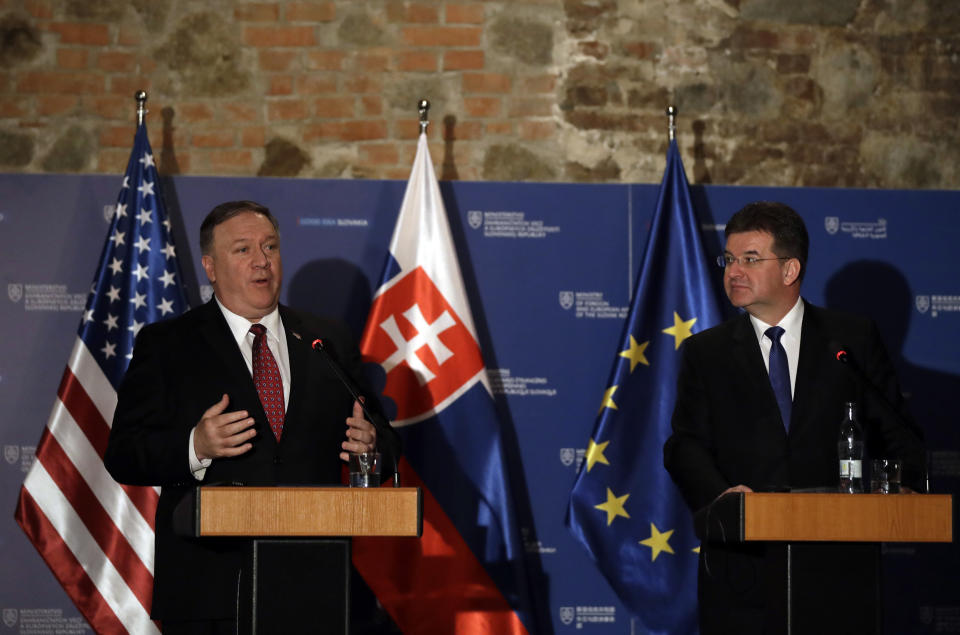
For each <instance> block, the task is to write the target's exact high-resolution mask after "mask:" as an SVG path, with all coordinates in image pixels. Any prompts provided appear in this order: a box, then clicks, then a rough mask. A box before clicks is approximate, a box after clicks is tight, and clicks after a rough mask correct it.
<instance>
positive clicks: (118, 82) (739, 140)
mask: <svg viewBox="0 0 960 635" xmlns="http://www.w3.org/2000/svg"><path fill="white" fill-rule="evenodd" d="M139 88H144V89H146V90H147V91H148V92H149V94H150V100H149V102H148V107H149V109H150V111H151V114H149V115H148V119H147V121H148V124H149V128H150V130H151V140H152V142H153V146H154V150H155V152H156V153H157V154H158V155H159V159H160V160H159V164H160V167H161V170H162V171H163V172H166V173H182V174H205V175H211V174H212V175H243V176H249V175H255V174H259V175H267V176H297V177H344V178H406V176H407V174H408V172H409V168H410V165H411V163H412V158H413V153H414V150H415V139H416V135H417V132H418V126H417V123H416V118H417V112H416V102H417V99H419V98H420V97H426V98H428V99H429V100H430V101H431V102H432V104H433V107H432V109H431V111H430V115H431V121H432V122H433V123H432V125H431V127H430V139H431V149H432V152H433V157H434V160H435V161H436V163H437V164H438V169H439V172H440V176H441V178H444V179H468V180H510V181H515V180H536V181H581V182H585V181H609V182H656V181H658V180H659V179H660V176H661V174H662V170H663V158H664V153H665V150H666V118H665V116H664V114H663V113H664V107H665V106H666V105H667V104H669V103H675V104H676V105H677V106H678V108H679V111H680V118H679V133H678V138H679V140H680V143H681V149H682V152H683V156H684V159H685V163H686V166H687V170H688V173H689V175H690V178H691V181H693V182H699V183H725V184H755V185H798V186H857V187H886V188H957V187H960V168H958V165H960V161H958V159H960V134H958V124H957V114H958V112H960V2H958V1H957V0H885V1H884V0H646V1H643V0H513V1H502V2H496V1H487V2H479V1H468V0H459V1H446V2H444V1H431V0H417V1H409V2H404V1H399V0H395V1H390V0H364V1H362V2H360V1H356V0H330V1H313V2H311V1H305V0H288V1H287V0H277V1H267V0H264V1H256V2H245V1H239V0H237V1H231V0H0V170H2V171H23V172H107V173H120V172H122V171H123V168H124V165H125V163H126V159H127V157H128V154H129V151H130V146H131V143H132V135H133V125H134V124H133V122H134V101H133V94H134V91H135V90H137V89H139Z"/></svg>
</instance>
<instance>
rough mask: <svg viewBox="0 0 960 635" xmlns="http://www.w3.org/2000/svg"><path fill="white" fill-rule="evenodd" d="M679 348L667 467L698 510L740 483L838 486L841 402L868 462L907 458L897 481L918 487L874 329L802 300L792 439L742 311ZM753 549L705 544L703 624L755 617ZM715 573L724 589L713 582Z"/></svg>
mask: <svg viewBox="0 0 960 635" xmlns="http://www.w3.org/2000/svg"><path fill="white" fill-rule="evenodd" d="M834 343H837V344H840V345H842V346H843V347H844V348H845V350H847V351H848V353H849V354H850V356H851V357H852V358H853V360H854V361H855V362H857V363H858V364H859V366H860V367H861V368H862V369H863V372H864V374H865V375H866V377H867V378H869V380H870V382H872V383H873V384H874V385H875V386H877V387H878V388H879V389H880V391H881V392H882V393H883V395H884V397H885V399H886V401H887V402H889V404H890V406H892V408H891V407H890V406H885V405H884V404H883V402H882V400H881V399H880V397H879V395H877V394H875V393H873V392H872V391H871V390H870V389H869V388H867V387H866V386H864V385H863V382H862V381H860V380H858V378H857V376H856V375H855V374H854V373H853V372H852V371H851V369H850V368H849V367H847V366H844V365H843V364H841V363H840V362H838V361H836V358H835V357H834V350H833V348H832V345H833V344H834ZM683 346H684V350H683V352H682V354H683V362H682V366H681V370H680V375H679V378H678V383H677V402H676V406H675V409H674V413H673V420H672V427H673V433H672V435H671V437H670V438H669V439H668V440H667V443H666V445H665V446H664V465H665V467H666V469H667V470H668V471H669V472H670V475H671V477H672V478H673V480H674V481H675V482H676V484H677V486H678V487H679V489H680V491H681V493H682V494H683V496H684V498H685V500H686V502H687V504H688V505H689V507H690V509H691V510H693V511H694V512H696V511H697V510H700V509H701V508H703V507H704V506H706V505H709V504H710V503H711V502H712V501H713V500H714V499H715V498H716V497H717V496H718V495H719V494H720V493H721V492H723V491H724V490H725V489H727V488H728V487H731V486H733V485H738V484H743V485H747V486H749V487H751V488H752V489H754V490H757V491H769V490H779V489H786V488H793V489H797V488H815V487H826V488H835V487H836V486H837V485H838V482H839V468H838V455H837V441H838V437H839V428H840V421H841V420H842V418H843V403H844V402H845V401H854V402H856V403H857V404H858V405H859V407H860V423H861V425H862V426H863V427H864V432H865V436H866V439H867V452H868V454H870V455H872V456H873V457H876V458H880V457H899V458H901V459H903V461H904V462H905V480H907V481H908V482H914V483H916V482H918V481H919V478H920V474H921V473H922V466H923V462H924V454H923V446H922V442H921V435H920V432H919V430H918V429H917V428H916V426H915V425H914V424H913V423H912V422H911V420H910V419H909V417H907V416H906V413H905V412H904V411H903V398H902V397H901V395H900V390H899V387H898V385H897V381H896V377H895V376H894V371H893V366H892V364H891V362H890V359H889V357H888V355H887V352H886V349H885V348H884V346H883V343H882V342H881V340H880V337H879V334H878V332H877V329H876V326H875V325H874V324H873V322H872V321H870V320H866V319H863V318H859V317H856V316H852V315H848V314H843V313H838V312H834V311H828V310H826V309H821V308H818V307H815V306H813V305H811V304H809V303H805V305H804V316H803V325H802V334H801V340H800V359H799V363H798V367H797V376H796V381H795V385H794V399H793V410H792V412H791V424H790V430H789V433H788V432H787V431H786V430H785V429H784V427H783V422H782V420H781V416H780V410H779V408H778V407H777V402H776V398H775V397H774V394H773V389H772V388H771V386H770V380H769V377H768V375H767V371H766V368H765V366H764V363H763V356H762V354H761V352H760V346H759V344H758V342H757V337H756V335H755V332H754V330H753V326H752V325H751V323H750V319H749V316H748V315H747V314H743V315H740V316H738V317H736V318H733V319H732V320H729V321H727V322H725V323H724V324H721V325H719V326H717V327H714V328H711V329H708V330H706V331H703V332H701V333H698V334H696V335H694V336H692V337H690V338H689V339H688V340H687V341H686V342H684V344H683ZM891 410H892V411H895V412H892V411H891ZM761 549H762V548H751V547H748V548H739V547H737V548H734V547H731V548H727V547H720V546H717V545H708V544H704V545H703V546H702V548H701V554H700V558H701V571H700V594H699V595H700V603H701V616H702V617H703V615H704V611H714V610H716V611H720V612H724V613H726V614H727V615H732V614H733V613H734V612H735V610H736V603H737V602H738V601H739V600H742V601H743V602H744V603H745V604H747V605H751V606H752V607H753V608H756V609H758V610H760V611H761V612H762V607H763V604H764V602H765V596H764V594H765V588H764V587H765V586H766V584H767V583H768V582H769V581H765V580H764V575H763V568H762V566H761V565H759V564H758V563H757V562H753V563H751V562H749V559H746V560H743V561H738V560H737V556H738V555H745V557H747V556H751V555H752V556H755V557H758V558H762V553H760V551H761ZM710 558H712V561H713V565H714V566H713V569H714V571H713V573H714V575H713V576H711V579H710V580H706V579H705V575H704V572H705V569H704V561H705V559H706V564H707V566H708V567H709V566H710V564H711V561H710ZM721 565H722V566H723V568H724V577H725V579H722V580H721V579H717V578H718V577H720V576H717V575H716V573H717V569H718V568H720V566H721ZM726 565H729V566H726ZM727 576H728V577H727ZM718 594H719V596H718ZM702 621H703V620H702ZM735 628H737V629H739V628H742V624H741V623H738V624H737V626H736V627H735ZM717 632H721V631H717Z"/></svg>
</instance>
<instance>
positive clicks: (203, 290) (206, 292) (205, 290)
mask: <svg viewBox="0 0 960 635" xmlns="http://www.w3.org/2000/svg"><path fill="white" fill-rule="evenodd" d="M212 297H213V285H209V284H201V285H200V299H201V300H203V301H204V302H209V301H210V298H212Z"/></svg>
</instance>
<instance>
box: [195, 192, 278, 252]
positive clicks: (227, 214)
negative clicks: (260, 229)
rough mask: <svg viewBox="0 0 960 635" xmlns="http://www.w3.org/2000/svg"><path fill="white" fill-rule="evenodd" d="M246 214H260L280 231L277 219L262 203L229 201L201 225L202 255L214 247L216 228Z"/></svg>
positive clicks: (210, 214)
mask: <svg viewBox="0 0 960 635" xmlns="http://www.w3.org/2000/svg"><path fill="white" fill-rule="evenodd" d="M244 212H253V213H254V214H260V215H261V216H264V217H266V219H267V220H268V221H270V224H271V225H273V228H274V229H275V230H277V232H279V231H280V223H278V222H277V219H276V218H275V217H274V216H273V214H271V213H270V210H269V209H268V208H266V207H264V206H263V205H261V204H260V203H254V202H253V201H229V202H227V203H220V204H219V205H217V206H216V207H214V208H213V209H212V210H210V213H209V214H207V217H206V218H204V219H203V222H202V223H201V224H200V253H201V254H209V253H210V248H211V247H212V246H213V229H214V227H216V226H217V225H219V224H220V223H224V222H226V221H228V220H230V219H231V218H233V217H234V216H236V215H237V214H242V213H244Z"/></svg>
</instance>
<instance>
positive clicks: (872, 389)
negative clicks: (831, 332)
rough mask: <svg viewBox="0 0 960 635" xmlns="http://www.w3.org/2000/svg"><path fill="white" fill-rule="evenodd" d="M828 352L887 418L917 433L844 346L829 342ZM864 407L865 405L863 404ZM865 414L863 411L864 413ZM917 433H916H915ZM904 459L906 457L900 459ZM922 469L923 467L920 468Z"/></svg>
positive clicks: (914, 426) (925, 485) (927, 486)
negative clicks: (848, 370) (848, 372)
mask: <svg viewBox="0 0 960 635" xmlns="http://www.w3.org/2000/svg"><path fill="white" fill-rule="evenodd" d="M829 347H830V352H831V354H832V355H833V356H834V358H835V359H836V360H837V361H838V362H840V363H841V364H843V365H844V366H846V367H847V368H849V369H850V371H851V372H852V373H853V376H854V379H855V380H856V382H857V383H858V384H859V385H860V386H861V387H862V388H863V390H864V391H865V392H867V393H868V394H869V395H871V396H872V397H873V398H874V399H873V401H874V403H877V404H879V406H880V409H881V410H883V411H884V412H885V413H886V415H887V416H889V417H891V418H892V419H894V420H895V421H896V422H897V423H898V424H899V425H900V426H902V427H903V428H905V429H908V430H914V431H917V428H916V425H914V424H913V423H912V422H911V421H909V420H908V419H907V418H906V417H904V415H903V414H902V413H901V412H900V411H899V410H897V409H896V408H895V407H894V405H893V404H892V403H890V400H889V399H888V398H887V395H886V394H884V392H883V390H881V389H880V387H879V386H877V385H876V384H875V383H874V382H873V380H872V379H871V378H870V377H868V376H867V374H866V373H865V372H864V371H863V369H862V368H861V367H860V365H859V364H858V363H857V361H856V359H854V357H853V356H852V355H850V354H849V353H848V352H847V349H846V347H845V346H843V345H842V344H840V343H839V342H836V341H831V342H830V344H829ZM864 405H866V404H864ZM864 412H865V411H864ZM917 432H918V431H917ZM918 434H919V432H918ZM902 458H904V459H906V458H907V457H902ZM921 467H923V466H921ZM924 487H925V489H926V491H927V493H929V485H927V484H924Z"/></svg>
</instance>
